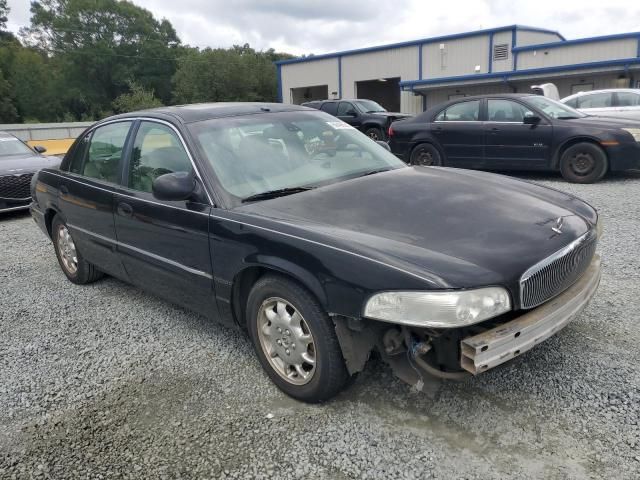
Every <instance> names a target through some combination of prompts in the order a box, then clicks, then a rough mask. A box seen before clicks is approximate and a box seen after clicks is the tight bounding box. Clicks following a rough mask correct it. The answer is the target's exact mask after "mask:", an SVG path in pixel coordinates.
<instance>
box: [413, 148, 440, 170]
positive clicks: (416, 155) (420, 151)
mask: <svg viewBox="0 0 640 480" xmlns="http://www.w3.org/2000/svg"><path fill="white" fill-rule="evenodd" d="M409 164H410V165H416V166H422V167H439V166H441V165H442V156H441V155H440V152H439V151H438V149H437V148H436V147H434V146H433V145H431V144H430V143H419V144H418V145H416V146H415V148H414V149H413V150H412V151H411V157H410V158H409Z"/></svg>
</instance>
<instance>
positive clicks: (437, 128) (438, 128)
mask: <svg viewBox="0 0 640 480" xmlns="http://www.w3.org/2000/svg"><path fill="white" fill-rule="evenodd" d="M443 130H444V129H443V128H442V127H436V128H435V132H436V133H442V131H443Z"/></svg>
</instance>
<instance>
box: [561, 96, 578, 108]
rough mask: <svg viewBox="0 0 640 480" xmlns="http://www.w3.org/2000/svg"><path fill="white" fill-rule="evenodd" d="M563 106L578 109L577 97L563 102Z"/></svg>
mask: <svg viewBox="0 0 640 480" xmlns="http://www.w3.org/2000/svg"><path fill="white" fill-rule="evenodd" d="M564 104H565V105H567V106H569V107H571V108H578V97H575V98H572V99H571V100H567V101H566V102H564Z"/></svg>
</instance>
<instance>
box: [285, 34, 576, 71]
mask: <svg viewBox="0 0 640 480" xmlns="http://www.w3.org/2000/svg"><path fill="white" fill-rule="evenodd" d="M516 29H520V30H526V31H536V32H544V33H552V34H554V35H558V37H561V38H564V37H562V35H560V33H558V32H555V31H553V30H545V29H541V28H534V27H527V26H522V25H507V26H505V27H496V28H487V29H484V30H474V31H471V32H465V33H454V34H451V35H442V36H439V37H430V38H422V39H419V40H411V41H409V42H400V43H390V44H388V45H379V46H375V47H366V48H358V49H355V50H344V51H341V52H334V53H325V54H322V55H311V56H308V57H300V58H291V59H289V60H278V61H277V62H275V63H276V64H277V65H287V64H289V63H302V62H312V61H314V60H323V59H326V58H336V57H344V56H347V55H357V54H359V53H370V52H379V51H381V50H389V49H391V48H402V47H413V46H416V45H420V44H423V43H433V42H440V41H444V40H456V39H460V38H467V37H475V36H478V35H485V34H488V33H492V32H493V33H497V32H505V31H508V30H516Z"/></svg>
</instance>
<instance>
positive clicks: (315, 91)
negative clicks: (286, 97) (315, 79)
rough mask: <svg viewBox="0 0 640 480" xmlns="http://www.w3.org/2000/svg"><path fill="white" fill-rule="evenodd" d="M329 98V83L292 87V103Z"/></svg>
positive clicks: (297, 103) (298, 103)
mask: <svg viewBox="0 0 640 480" xmlns="http://www.w3.org/2000/svg"><path fill="white" fill-rule="evenodd" d="M327 98H329V87H328V86H327V85H315V86H312V87H299V88H292V89H291V103H293V104H295V105H300V104H301V103H304V102H310V101H311V100H326V99H327Z"/></svg>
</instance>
